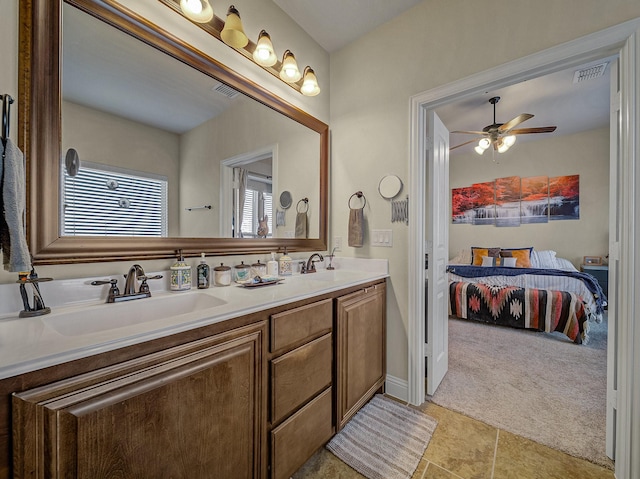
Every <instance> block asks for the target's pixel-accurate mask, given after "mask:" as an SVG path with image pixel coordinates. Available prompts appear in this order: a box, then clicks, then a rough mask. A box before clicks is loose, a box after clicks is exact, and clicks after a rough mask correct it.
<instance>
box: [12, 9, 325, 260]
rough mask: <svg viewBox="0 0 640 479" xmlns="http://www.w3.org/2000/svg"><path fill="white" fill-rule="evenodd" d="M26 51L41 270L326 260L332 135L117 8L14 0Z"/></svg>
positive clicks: (31, 225) (23, 72)
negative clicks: (137, 263) (307, 256)
mask: <svg viewBox="0 0 640 479" xmlns="http://www.w3.org/2000/svg"><path fill="white" fill-rule="evenodd" d="M158 8H166V7H165V6H163V5H162V3H160V2H158ZM194 28H195V27H194ZM20 49H21V52H20V65H19V70H20V81H19V88H20V92H19V118H18V123H19V133H18V141H19V144H20V146H21V148H22V150H23V152H24V153H25V157H26V160H27V171H28V174H27V189H28V197H27V233H28V240H29V246H30V249H31V252H32V254H33V256H34V262H35V263H36V264H59V263H78V262H94V261H115V260H125V259H145V258H146V259H152V258H168V257H174V256H175V251H176V250H177V249H182V250H183V252H184V253H185V254H186V255H199V254H200V253H201V252H205V253H207V254H210V255H215V254H221V255H222V254H237V253H268V252H271V251H278V250H283V249H284V248H285V247H286V248H287V250H288V251H322V250H326V246H327V221H328V206H327V205H328V199H327V194H328V191H327V190H328V126H327V125H326V124H324V123H323V122H321V121H319V120H317V119H316V118H314V117H312V116H310V115H308V114H307V113H305V112H303V111H301V110H300V109H298V108H297V107H295V106H293V105H291V104H289V103H287V102H285V101H284V100H282V99H281V98H279V97H277V96H275V95H273V94H271V93H270V92H269V91H267V90H265V89H264V88H262V87H260V86H259V85H257V84H255V83H254V82H252V81H250V80H248V79H247V78H244V77H242V76H240V75H238V74H236V73H235V72H234V71H232V70H230V69H229V68H227V67H226V66H224V65H222V64H220V63H219V62H217V61H216V60H215V59H213V58H211V57H208V56H207V55H205V54H204V53H202V52H200V51H198V50H197V49H195V48H194V47H193V46H191V45H189V44H187V43H186V42H184V41H182V40H181V39H179V38H176V37H175V36H174V35H172V34H171V33H169V32H167V31H165V30H163V29H161V28H160V27H158V26H157V25H154V24H152V23H151V22H149V21H148V20H146V19H145V18H142V17H140V16H139V15H138V14H136V13H135V12H132V11H130V10H129V9H127V8H126V7H124V6H122V5H121V4H119V3H118V2H117V1H115V0H64V1H63V0H25V1H21V2H20ZM121 87H124V89H120V88H121ZM165 89H166V90H165ZM285 191H286V192H289V193H290V194H291V195H292V198H293V202H294V204H295V202H296V201H299V200H302V199H303V198H305V199H307V201H308V205H309V208H308V209H309V216H308V218H307V220H308V222H307V225H308V226H307V231H306V232H305V235H304V236H303V237H297V238H296V237H294V231H295V223H296V217H295V216H296V215H295V211H293V210H294V209H293V208H290V209H289V210H288V212H287V211H279V210H278V208H279V201H278V198H279V197H280V195H281V193H282V192H285ZM274 198H275V199H274ZM92 215H93V216H92ZM286 215H288V216H286ZM96 217H97V218H98V219H97V220H95V218H96ZM276 217H277V218H278V221H276Z"/></svg>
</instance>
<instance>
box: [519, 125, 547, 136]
mask: <svg viewBox="0 0 640 479" xmlns="http://www.w3.org/2000/svg"><path fill="white" fill-rule="evenodd" d="M556 128H557V126H539V127H535V128H518V129H516V130H511V131H510V132H509V134H511V135H528V134H529V133H551V132H554V131H556Z"/></svg>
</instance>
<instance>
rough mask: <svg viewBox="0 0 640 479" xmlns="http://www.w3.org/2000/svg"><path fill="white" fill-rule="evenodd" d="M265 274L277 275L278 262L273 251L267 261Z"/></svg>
mask: <svg viewBox="0 0 640 479" xmlns="http://www.w3.org/2000/svg"><path fill="white" fill-rule="evenodd" d="M267 276H278V262H277V261H276V254H275V253H271V259H270V260H269V261H267Z"/></svg>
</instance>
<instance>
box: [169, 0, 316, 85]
mask: <svg viewBox="0 0 640 479" xmlns="http://www.w3.org/2000/svg"><path fill="white" fill-rule="evenodd" d="M158 1H159V2H161V3H163V4H165V5H166V6H168V7H169V8H171V9H172V10H174V11H176V12H177V13H179V14H180V15H182V16H184V17H185V18H189V17H188V16H187V15H185V14H184V13H183V12H182V10H181V8H180V0H158ZM194 23H195V24H196V25H198V26H199V27H200V28H202V29H203V30H204V31H206V32H207V33H209V34H210V35H212V36H214V37H215V38H217V39H218V40H220V41H221V42H223V43H225V45H228V44H227V43H226V42H225V41H224V40H223V39H222V36H221V32H222V31H223V29H224V26H225V22H224V20H222V19H221V18H219V17H217V16H216V15H214V16H213V18H212V19H211V20H210V21H209V22H205V23H199V22H195V21H194ZM229 46H230V47H231V48H233V49H234V50H235V51H237V52H238V53H240V54H241V55H243V56H244V57H245V58H247V59H248V60H250V61H251V62H252V63H254V64H256V65H258V66H259V67H260V68H262V69H263V70H266V71H268V72H269V73H271V74H272V75H273V76H275V77H277V78H279V79H280V80H282V82H283V83H286V84H287V85H289V86H290V87H291V88H293V89H294V90H296V91H298V92H300V93H301V94H303V95H305V96H315V95H317V94H318V93H319V92H320V87H319V86H318V83H317V79H316V77H315V74H313V78H310V77H308V76H305V77H302V78H300V79H298V80H296V81H294V82H289V81H286V80H284V79H282V77H281V74H280V73H281V71H282V66H283V64H282V62H281V61H279V60H276V62H275V63H274V64H273V65H272V66H265V65H263V64H260V63H258V62H257V61H256V60H255V59H254V56H253V54H254V52H255V50H256V46H257V45H256V43H254V42H253V41H251V40H250V39H249V40H248V43H247V45H246V46H244V47H234V46H232V45H229ZM287 51H288V50H287ZM307 69H308V70H310V71H311V72H312V73H313V70H312V69H311V68H309V67H306V69H305V71H307ZM305 78H306V82H307V84H306V86H304V88H303V85H304V82H305ZM310 81H313V82H315V86H312V85H310V83H309V82H310ZM310 92H311V93H310Z"/></svg>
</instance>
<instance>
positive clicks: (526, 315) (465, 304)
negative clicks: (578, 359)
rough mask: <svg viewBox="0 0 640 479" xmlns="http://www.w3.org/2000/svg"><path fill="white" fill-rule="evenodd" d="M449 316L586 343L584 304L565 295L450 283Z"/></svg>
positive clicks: (539, 290) (550, 291)
mask: <svg viewBox="0 0 640 479" xmlns="http://www.w3.org/2000/svg"><path fill="white" fill-rule="evenodd" d="M449 314H450V315H453V316H456V317H458V318H462V319H472V320H475V321H482V322H485V323H491V324H499V325H502V326H511V327H514V328H521V329H535V330H538V331H546V332H552V331H559V332H561V333H563V334H565V335H566V336H567V337H568V338H569V339H571V340H572V341H573V342H575V343H576V344H583V343H584V344H586V342H587V340H588V336H587V333H588V323H587V315H586V314H585V310H584V304H583V302H582V300H581V299H580V298H579V297H578V296H577V295H576V294H574V293H569V292H566V291H552V290H547V289H532V288H518V287H515V286H489V285H485V284H482V283H467V282H462V281H450V282H449Z"/></svg>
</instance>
